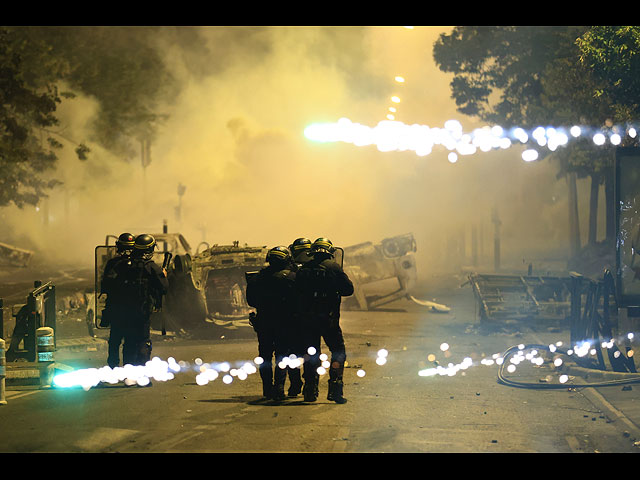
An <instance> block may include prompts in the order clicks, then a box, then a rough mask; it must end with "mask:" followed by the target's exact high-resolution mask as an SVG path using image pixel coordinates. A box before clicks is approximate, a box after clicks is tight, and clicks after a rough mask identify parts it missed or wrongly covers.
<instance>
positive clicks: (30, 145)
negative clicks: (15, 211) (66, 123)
mask: <svg viewBox="0 0 640 480" xmlns="http://www.w3.org/2000/svg"><path fill="white" fill-rule="evenodd" d="M23 67H24V64H23V55H22V45H20V42H18V41H16V38H15V37H14V36H13V35H12V34H11V32H9V31H8V30H7V29H0V172H2V175H0V205H7V204H9V203H11V202H13V203H14V204H15V205H17V206H18V207H23V206H24V205H26V204H30V205H35V204H37V203H38V200H39V198H40V197H41V196H43V195H44V194H45V193H44V192H45V190H47V189H49V188H52V187H53V186H54V185H56V184H57V183H58V182H56V181H50V182H46V181H44V180H42V179H41V178H40V176H39V174H41V173H42V172H44V171H46V170H49V169H51V168H53V166H54V164H55V160H56V154H55V151H56V150H58V149H59V148H60V147H61V144H60V143H59V142H58V141H57V140H55V139H54V138H53V137H52V136H50V135H47V134H43V133H44V132H45V129H47V128H49V127H52V126H55V125H57V123H58V120H57V118H56V117H55V115H54V112H55V110H56V105H57V104H58V103H59V102H60V97H59V95H58V90H57V88H56V86H55V84H54V83H53V82H52V81H51V78H40V79H39V80H40V81H39V82H38V83H37V84H34V83H33V82H29V81H28V78H27V76H26V75H25V73H24V68H23Z"/></svg>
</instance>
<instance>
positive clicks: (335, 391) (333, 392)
mask: <svg viewBox="0 0 640 480" xmlns="http://www.w3.org/2000/svg"><path fill="white" fill-rule="evenodd" d="M343 387H344V384H343V383H342V379H340V380H329V392H328V393H327V400H330V401H332V402H336V403H340V404H342V403H347V399H346V398H345V397H344V396H343V395H342V390H343Z"/></svg>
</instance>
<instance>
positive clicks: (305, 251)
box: [289, 237, 311, 268]
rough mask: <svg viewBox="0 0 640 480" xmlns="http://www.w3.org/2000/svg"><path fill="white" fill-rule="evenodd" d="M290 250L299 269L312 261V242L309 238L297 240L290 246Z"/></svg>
mask: <svg viewBox="0 0 640 480" xmlns="http://www.w3.org/2000/svg"><path fill="white" fill-rule="evenodd" d="M289 250H291V256H292V257H293V261H294V262H295V264H296V267H298V268H300V267H301V266H302V265H303V264H305V263H307V262H308V261H309V260H311V240H309V239H308V238H305V237H300V238H296V239H295V240H294V241H293V243H292V244H291V245H289Z"/></svg>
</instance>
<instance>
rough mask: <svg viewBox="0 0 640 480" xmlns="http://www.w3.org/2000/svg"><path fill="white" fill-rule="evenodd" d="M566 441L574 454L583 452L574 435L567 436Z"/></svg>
mask: <svg viewBox="0 0 640 480" xmlns="http://www.w3.org/2000/svg"><path fill="white" fill-rule="evenodd" d="M564 439H565V440H566V441H567V444H568V445H569V448H570V449H571V451H572V452H573V453H580V452H582V449H581V448H580V442H579V441H578V439H577V438H576V437H574V436H573V435H567V436H566V437H564Z"/></svg>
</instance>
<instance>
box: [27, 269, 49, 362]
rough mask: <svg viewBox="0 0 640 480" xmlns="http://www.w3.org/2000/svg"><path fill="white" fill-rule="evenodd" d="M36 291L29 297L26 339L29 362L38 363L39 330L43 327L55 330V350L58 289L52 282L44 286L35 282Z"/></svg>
mask: <svg viewBox="0 0 640 480" xmlns="http://www.w3.org/2000/svg"><path fill="white" fill-rule="evenodd" d="M33 286H34V287H35V288H34V290H33V291H32V292H31V293H29V296H28V297H27V311H28V315H29V316H28V320H27V336H26V338H25V339H24V346H25V350H27V352H28V354H27V360H28V361H29V362H35V361H37V359H38V358H37V351H38V350H37V330H38V329H39V328H41V327H49V328H51V329H52V330H53V332H54V333H53V347H54V349H55V345H56V343H55V342H56V340H55V331H56V289H55V287H54V286H53V284H52V283H51V282H48V283H45V284H44V285H42V282H40V281H35V282H34V284H33Z"/></svg>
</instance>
